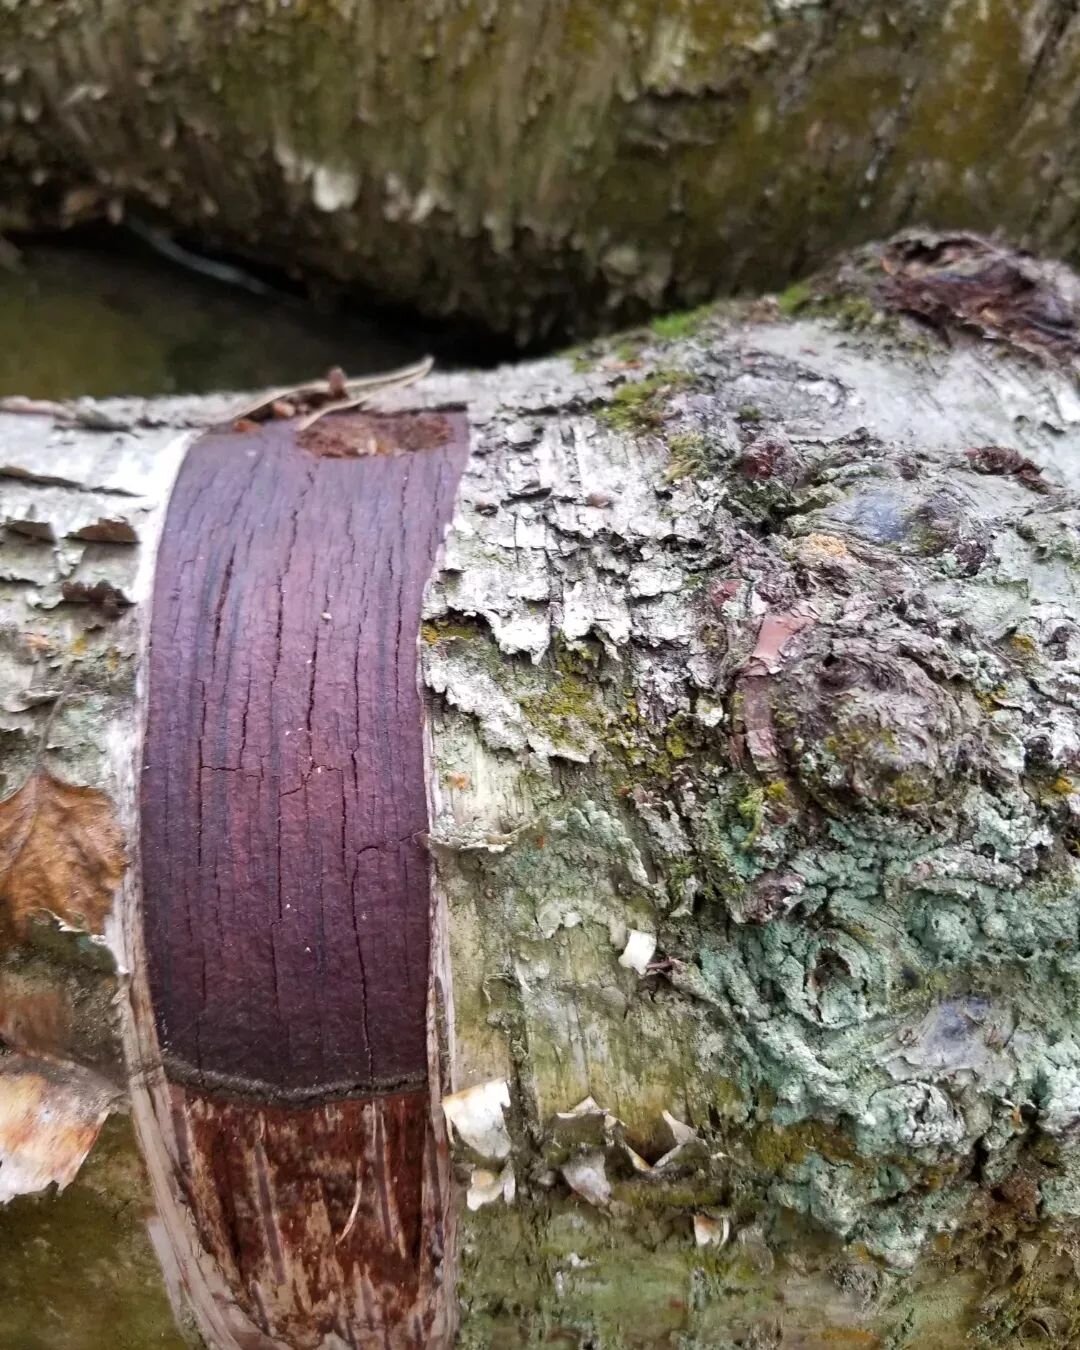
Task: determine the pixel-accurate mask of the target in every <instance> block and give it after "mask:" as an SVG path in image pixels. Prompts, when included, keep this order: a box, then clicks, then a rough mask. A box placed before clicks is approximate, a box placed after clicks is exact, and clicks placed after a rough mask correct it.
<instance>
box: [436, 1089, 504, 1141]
mask: <svg viewBox="0 0 1080 1350" xmlns="http://www.w3.org/2000/svg"><path fill="white" fill-rule="evenodd" d="M509 1105H510V1088H509V1086H508V1084H507V1082H506V1079H505V1078H491V1079H489V1080H488V1081H487V1082H486V1083H477V1084H476V1085H475V1086H474V1087H469V1088H463V1089H462V1090H461V1091H460V1092H451V1093H450V1094H449V1095H448V1096H446V1097H444V1098H443V1102H442V1107H443V1114H444V1115H445V1116H446V1120H447V1123H448V1124H449V1125H450V1127H451V1133H453V1132H454V1131H456V1132H457V1134H458V1135H459V1137H460V1138H461V1139H462V1140H463V1141H464V1142H465V1143H466V1144H467V1145H468V1146H469V1148H471V1149H472V1150H473V1152H474V1153H477V1154H479V1155H480V1157H481V1158H497V1159H500V1160H501V1159H503V1158H506V1157H508V1156H509V1153H510V1135H509V1133H508V1132H507V1129H506V1121H505V1120H504V1118H503V1110H504V1108H506V1107H508V1106H509Z"/></svg>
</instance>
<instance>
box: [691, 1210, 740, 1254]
mask: <svg viewBox="0 0 1080 1350" xmlns="http://www.w3.org/2000/svg"><path fill="white" fill-rule="evenodd" d="M730 1237H731V1220H730V1219H729V1218H728V1216H727V1215H726V1214H723V1215H721V1216H720V1218H719V1219H714V1218H713V1217H712V1216H711V1215H710V1214H695V1215H694V1242H695V1243H696V1244H697V1245H698V1246H699V1247H726V1246H727V1243H728V1239H729V1238H730Z"/></svg>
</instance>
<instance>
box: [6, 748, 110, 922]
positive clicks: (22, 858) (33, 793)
mask: <svg viewBox="0 0 1080 1350" xmlns="http://www.w3.org/2000/svg"><path fill="white" fill-rule="evenodd" d="M124 866H125V858H124V844H123V836H122V835H121V833H120V829H119V827H118V825H117V824H116V818H115V815H114V812H113V806H112V803H111V802H110V801H109V799H108V797H106V796H105V794H104V793H103V792H98V791H97V790H96V789H95V788H88V787H76V786H74V785H73V784H71V783H63V782H61V781H60V779H58V778H54V777H53V775H52V774H51V773H48V772H47V771H45V770H43V769H39V770H38V771H37V772H36V773H35V774H33V775H32V776H31V777H30V778H29V779H27V781H26V782H25V783H24V784H23V785H22V787H21V788H19V790H18V791H17V792H15V793H13V794H12V795H11V796H10V797H8V798H6V799H5V800H4V801H2V802H0V933H2V932H3V930H5V929H8V930H13V931H14V932H15V933H16V934H18V933H20V932H22V931H23V930H24V929H25V928H26V925H27V922H28V920H29V919H30V918H31V916H32V915H34V914H38V913H41V912H42V911H45V912H47V913H50V914H55V915H56V917H57V918H58V919H59V920H60V921H61V922H62V923H64V924H66V925H67V926H69V927H71V928H75V929H79V930H81V931H83V932H87V933H100V932H102V930H103V928H104V924H105V916H106V915H107V914H108V912H109V909H110V907H111V905H112V902H113V895H114V893H115V891H116V888H117V886H118V885H119V883H120V878H121V877H122V876H123V873H124Z"/></svg>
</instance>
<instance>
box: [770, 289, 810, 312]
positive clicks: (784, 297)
mask: <svg viewBox="0 0 1080 1350" xmlns="http://www.w3.org/2000/svg"><path fill="white" fill-rule="evenodd" d="M813 296H814V289H813V287H812V286H811V284H810V282H809V281H796V282H795V283H794V284H793V285H791V286H789V287H788V288H787V290H785V291H781V292H780V294H779V295H778V296H777V297H776V304H777V307H778V308H779V310H780V313H781V314H783V315H785V316H786V317H787V318H791V317H793V316H794V315H796V314H798V313H799V311H800V310H802V309H805V308H806V306H807V305H808V304H809V303H810V301H811V300H812V299H813Z"/></svg>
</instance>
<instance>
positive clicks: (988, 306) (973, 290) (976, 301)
mask: <svg viewBox="0 0 1080 1350" xmlns="http://www.w3.org/2000/svg"><path fill="white" fill-rule="evenodd" d="M881 266H882V268H883V269H884V271H885V272H886V274H887V276H888V280H887V282H886V283H885V286H884V287H883V298H884V300H885V302H886V304H888V305H890V306H891V307H893V308H894V309H902V310H905V311H907V312H908V313H909V314H915V315H918V316H919V317H920V318H922V319H926V320H927V321H928V322H930V323H932V324H934V325H935V326H937V327H942V328H947V327H949V326H950V325H961V326H963V327H966V328H974V329H975V330H976V331H978V332H979V333H980V334H981V335H982V336H983V337H985V338H990V339H992V340H996V341H1006V342H1009V343H1011V344H1012V345H1013V346H1015V347H1019V348H1020V349H1021V350H1023V351H1027V352H1030V353H1033V354H1035V355H1039V356H1043V357H1046V356H1052V357H1055V358H1057V359H1058V360H1064V361H1067V362H1068V363H1069V364H1074V363H1075V362H1076V359H1077V357H1078V355H1080V332H1078V328H1077V314H1078V310H1080V283H1078V282H1077V278H1076V277H1075V276H1074V275H1073V274H1072V273H1071V272H1070V271H1069V270H1068V269H1067V268H1066V267H1064V266H1063V265H1061V264H1060V263H1054V262H1049V261H1043V260H1040V259H1038V258H1034V257H1032V255H1031V254H1029V253H1024V252H1021V251H1019V250H1017V249H1011V248H1007V247H1004V246H1002V245H1000V244H995V243H993V242H992V241H991V240H989V239H983V238H980V236H979V235H976V234H964V233H958V234H940V235H939V234H924V233H918V232H913V233H909V234H906V235H903V236H901V237H900V238H899V239H896V240H894V241H893V242H892V243H890V244H888V245H886V247H885V249H884V251H883V253H882V256H881Z"/></svg>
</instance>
